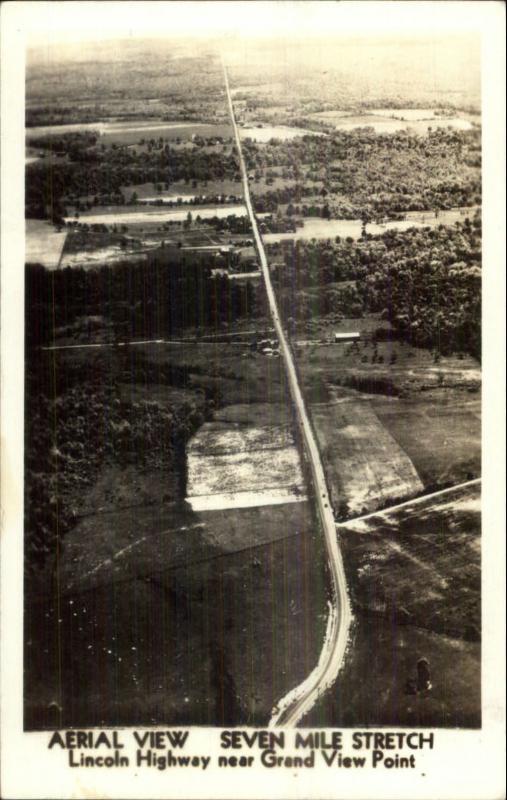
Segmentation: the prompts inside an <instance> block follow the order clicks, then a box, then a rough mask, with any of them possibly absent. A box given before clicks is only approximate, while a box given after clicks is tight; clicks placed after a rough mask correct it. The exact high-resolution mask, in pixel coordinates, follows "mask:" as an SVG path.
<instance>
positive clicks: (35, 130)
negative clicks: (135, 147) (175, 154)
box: [26, 117, 231, 144]
mask: <svg viewBox="0 0 507 800" xmlns="http://www.w3.org/2000/svg"><path fill="white" fill-rule="evenodd" d="M78 131H96V132H97V133H98V135H99V137H100V139H101V141H103V142H105V143H107V144H112V143H113V142H115V143H116V144H137V143H138V142H139V141H140V140H141V139H158V138H160V137H161V136H162V137H163V138H164V139H169V140H172V139H191V138H192V136H202V137H204V138H211V137H215V136H216V137H219V136H220V137H223V138H228V137H230V136H231V129H230V127H229V125H212V124H209V123H205V122H194V121H188V122H185V121H180V120H178V121H176V122H169V121H165V120H162V119H161V118H160V117H156V118H153V119H143V120H129V121H124V122H118V121H114V120H111V121H97V122H84V123H72V124H68V125H43V126H39V127H32V128H27V130H26V136H27V141H28V142H30V141H31V140H33V139H36V138H38V137H40V136H48V135H55V136H56V135H58V134H64V133H73V132H78Z"/></svg>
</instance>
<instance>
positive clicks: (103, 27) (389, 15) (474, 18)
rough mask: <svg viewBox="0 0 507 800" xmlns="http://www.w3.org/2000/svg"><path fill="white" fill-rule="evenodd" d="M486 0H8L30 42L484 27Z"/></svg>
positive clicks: (6, 6)
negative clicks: (92, 0) (350, 0)
mask: <svg viewBox="0 0 507 800" xmlns="http://www.w3.org/2000/svg"><path fill="white" fill-rule="evenodd" d="M495 5H497V4H496V3H494V2H484V0H469V1H467V2H452V1H450V2H449V1H447V2H446V1H445V0H440V2H436V1H435V0H433V2H414V1H411V2H408V1H407V0H405V1H403V0H397V1H396V0H395V1H394V2H379V1H378V0H377V1H376V2H375V1H374V2H368V1H367V0H360V1H359V2H349V1H348V0H341V2H335V1H334V0H320V1H318V0H312V1H311V2H303V1H302V0H297V1H296V2H294V1H293V0H274V2H271V1H268V0H255V2H252V0H250V2H243V1H240V0H238V1H237V2H236V1H235V2H231V1H230V0H229V1H228V2H220V1H218V0H204V1H203V2H177V1H176V0H172V1H169V2H146V1H145V2H23V3H17V2H11V3H6V4H4V7H3V9H2V11H3V14H5V15H6V16H7V15H9V14H15V15H16V16H17V20H18V24H19V25H20V26H21V27H22V28H23V29H24V31H25V32H26V35H27V38H28V42H29V44H30V45H35V46H37V45H51V43H58V42H71V41H73V42H83V41H87V40H95V41H97V40H103V39H113V38H124V37H159V36H160V37H164V36H165V37H167V36H179V35H181V36H186V35H189V34H192V35H198V36H203V35H208V36H216V35H222V34H223V35H229V36H245V37H251V36H284V37H287V36H289V37H291V36H301V35H304V36H314V35H327V36H329V35H333V34H335V35H338V34H342V35H344V34H345V35H346V34H349V33H350V34H356V35H357V34H361V35H368V34H370V35H371V34H388V35H391V36H393V35H394V36H396V35H397V34H398V33H401V32H404V33H410V32H412V33H417V34H429V35H433V36H436V35H441V34H442V33H444V34H449V33H451V32H453V33H460V32H468V33H470V32H476V33H479V32H480V30H481V28H482V26H483V23H484V22H485V20H486V18H488V16H489V14H488V11H489V10H490V9H488V6H495Z"/></svg>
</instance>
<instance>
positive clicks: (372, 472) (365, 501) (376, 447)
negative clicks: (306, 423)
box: [310, 400, 423, 516]
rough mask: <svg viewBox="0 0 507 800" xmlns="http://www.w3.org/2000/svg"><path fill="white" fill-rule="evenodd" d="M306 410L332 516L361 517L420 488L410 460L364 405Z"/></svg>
mask: <svg viewBox="0 0 507 800" xmlns="http://www.w3.org/2000/svg"><path fill="white" fill-rule="evenodd" d="M310 411H311V415H312V420H313V423H314V426H315V429H316V432H317V438H318V441H319V445H320V448H321V453H322V458H323V461H324V468H325V470H326V475H327V478H328V482H329V487H330V491H331V502H332V503H333V507H334V509H335V513H337V514H339V515H340V516H341V515H342V514H346V515H350V516H352V515H357V514H362V513H365V512H366V511H371V510H373V509H375V508H378V507H379V506H382V505H386V504H387V503H388V502H394V501H395V500H396V499H398V498H406V497H412V496H414V495H416V494H418V493H419V492H421V491H422V490H423V484H422V482H421V480H420V478H419V476H418V474H417V472H416V470H415V468H414V466H413V464H412V462H411V460H410V458H409V457H408V456H407V455H406V453H405V452H404V451H403V450H402V449H401V447H400V446H399V445H398V443H397V442H396V440H395V439H394V438H393V437H392V436H391V435H390V434H389V433H388V431H387V429H386V428H385V427H384V426H383V425H382V423H381V422H380V420H379V419H378V417H377V415H376V414H375V412H374V411H373V409H372V407H371V406H370V405H369V404H368V403H366V402H359V403H358V402H357V401H354V400H351V401H350V402H346V403H339V404H338V403H337V404H334V405H333V404H325V405H312V406H311V407H310Z"/></svg>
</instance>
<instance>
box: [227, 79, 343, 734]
mask: <svg viewBox="0 0 507 800" xmlns="http://www.w3.org/2000/svg"><path fill="white" fill-rule="evenodd" d="M223 70H224V81H225V88H226V93H227V101H228V104H229V112H230V117H231V122H232V126H233V129H234V137H235V140H236V147H237V151H238V157H239V162H240V169H241V177H242V182H243V190H244V199H245V205H246V208H247V211H248V216H249V217H250V221H251V224H252V231H253V235H254V240H255V246H256V250H257V254H258V256H259V260H260V265H261V272H262V276H263V279H264V283H265V286H266V292H267V296H268V302H269V308H270V313H271V317H272V320H273V325H274V327H275V331H276V335H277V337H278V341H279V343H280V354H281V355H282V358H283V361H284V365H285V369H286V372H287V378H288V383H289V390H290V393H291V398H292V401H293V403H294V406H295V409H296V417H297V421H298V425H299V429H300V431H301V435H302V440H303V443H304V447H305V452H306V455H307V457H308V461H309V464H310V469H311V475H312V482H313V488H314V493H315V500H316V504H317V510H318V513H319V518H320V522H321V525H322V530H323V533H324V538H325V543H326V550H327V555H328V560H329V569H330V573H331V580H332V590H333V597H332V603H331V608H330V613H329V619H328V627H327V633H326V639H325V642H324V647H323V650H322V653H321V657H320V659H319V662H318V664H317V666H316V667H315V669H314V670H313V671H312V673H311V674H310V675H309V676H308V677H307V678H306V680H305V681H303V683H302V684H301V685H300V686H298V687H296V688H295V689H293V690H292V691H291V692H289V694H288V695H286V697H284V698H283V699H282V700H280V701H279V703H278V705H277V707H276V708H275V709H274V711H273V716H272V718H271V721H270V726H271V727H275V726H277V727H278V726H282V725H283V726H294V725H297V724H298V723H299V722H300V721H301V720H302V719H303V717H304V716H305V715H306V714H307V713H308V711H310V709H311V708H312V707H313V705H314V704H315V702H316V700H317V699H318V698H319V696H320V695H321V694H322V692H323V691H325V689H327V688H329V687H330V686H332V684H333V683H334V682H335V680H336V677H337V675H338V673H339V671H340V668H341V666H342V663H343V658H344V655H345V650H346V647H347V642H348V633H349V628H350V622H351V609H350V602H349V597H348V593H347V584H346V580H345V570H344V568H343V560H342V555H341V552H340V548H339V546H338V539H337V534H336V523H335V519H334V515H333V509H332V507H331V503H330V500H329V495H328V490H327V485H326V479H325V475H324V468H323V466H322V461H321V458H320V452H319V448H318V446H317V442H316V440H315V437H314V434H313V430H312V427H311V424H310V420H309V417H308V413H307V410H306V406H305V402H304V399H303V395H302V392H301V389H300V386H299V381H298V377H297V372H296V367H295V364H294V359H293V356H292V351H291V349H290V347H289V344H288V340H287V337H286V335H285V331H284V329H283V326H282V324H281V321H280V315H279V311H278V305H277V302H276V297H275V293H274V290H273V285H272V283H271V276H270V273H269V267H268V262H267V258H266V253H265V250H264V245H263V243H262V239H261V236H260V233H259V229H258V227H257V221H256V218H255V213H254V210H253V206H252V200H251V197H250V187H249V184H248V174H247V170H246V165H245V160H244V157H243V151H242V148H241V140H240V136H239V130H238V126H237V124H236V118H235V115H234V107H233V103H232V98H231V93H230V88H229V78H228V75H227V69H226V67H225V64H223Z"/></svg>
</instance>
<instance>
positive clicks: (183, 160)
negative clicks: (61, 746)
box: [18, 2, 500, 796]
mask: <svg viewBox="0 0 507 800" xmlns="http://www.w3.org/2000/svg"><path fill="white" fill-rule="evenodd" d="M20 5H23V4H20ZM27 5H38V4H30V3H28V4H27ZM41 5H46V6H48V14H49V15H53V17H51V18H54V19H55V20H56V19H57V17H58V7H60V8H63V11H64V12H65V14H64V18H65V20H64V21H65V24H62V25H61V26H59V25H57V24H56V23H55V27H54V28H53V29H51V25H50V24H48V25H46V26H45V27H44V28H41V29H40V30H39V31H38V32H37V31H35V32H33V31H32V33H31V34H30V35H29V36H28V37H27V41H26V51H25V71H24V79H23V80H24V90H25V102H24V127H25V131H24V137H25V139H24V148H25V151H24V155H25V164H24V217H25V219H24V225H25V233H24V242H25V255H24V266H20V269H22V270H23V271H24V278H23V280H24V290H23V291H24V311H23V314H22V319H23V327H24V332H23V336H24V345H23V349H24V360H23V363H22V365H18V369H22V371H23V383H24V388H23V415H24V417H23V420H24V421H23V437H24V443H23V454H22V459H23V488H22V493H23V494H22V502H23V590H22V593H23V601H22V602H23V645H22V647H23V669H22V681H23V689H22V708H23V711H22V713H23V730H24V732H25V733H28V732H32V733H34V732H48V733H51V732H52V731H62V730H73V731H75V730H83V731H84V730H86V731H93V730H95V729H114V728H131V727H133V728H138V729H143V730H148V729H149V728H150V727H153V728H157V727H158V728H163V729H164V730H165V729H168V730H173V729H174V730H176V729H177V730H183V729H187V728H188V729H191V728H194V727H195V728H197V727H198V728H227V729H231V730H234V729H235V728H239V729H250V728H253V729H262V730H264V731H268V730H269V731H271V730H272V731H273V733H274V734H275V739H272V740H270V742H271V743H273V741H274V742H275V743H276V732H277V730H278V729H285V730H290V729H292V728H297V729H306V728H308V729H311V730H312V731H319V730H323V731H324V730H325V729H335V730H340V731H347V730H348V729H360V730H363V731H368V730H369V729H376V728H379V729H382V728H388V729H390V730H397V731H398V730H401V731H405V733H404V734H399V735H400V736H405V737H407V736H409V735H410V731H411V730H413V731H417V734H415V733H414V736H416V735H417V736H418V737H419V739H418V741H419V745H417V746H418V747H423V746H424V743H425V742H427V741H430V739H428V738H427V739H425V736H426V737H429V736H433V734H429V733H428V731H429V730H431V731H433V732H437V733H438V731H439V730H446V729H447V730H448V729H451V730H454V731H480V729H481V726H482V720H483V712H484V709H483V706H482V704H481V690H482V683H481V673H482V666H481V657H482V630H483V624H482V622H481V607H482V577H483V576H482V569H481V561H482V552H483V545H482V541H483V535H482V530H481V529H482V524H481V495H482V469H481V464H482V459H483V450H482V445H481V435H482V433H481V423H482V416H483V409H482V400H481V398H482V362H483V337H482V326H483V315H482V296H481V294H482V284H483V280H482V278H483V255H482V253H483V248H482V230H483V201H482V198H483V191H482V187H483V168H482V165H483V143H482V122H483V116H482V109H483V96H482V94H483V89H482V88H481V80H482V69H481V36H480V33H479V31H477V32H474V31H472V30H466V29H464V28H463V27H460V25H459V24H457V25H456V29H455V30H452V29H449V28H439V27H438V26H436V25H435V26H434V27H433V28H431V27H430V26H428V28H426V29H424V28H421V27H420V26H419V25H418V24H417V22H416V15H415V16H414V24H413V25H412V26H411V25H410V24H409V25H408V26H407V25H405V27H403V29H400V30H398V29H397V28H395V27H394V28H392V29H389V27H388V26H386V25H380V26H379V28H378V31H376V30H375V29H374V28H373V27H372V26H371V25H368V24H367V21H366V24H365V26H364V30H363V31H362V30H361V28H360V26H358V25H355V26H352V27H350V29H348V28H347V27H345V28H342V27H340V25H339V24H338V16H337V15H336V14H335V12H338V11H340V13H342V11H341V9H337V6H347V5H349V6H350V7H351V11H353V12H354V14H355V17H354V18H355V19H356V20H360V18H361V13H363V14H365V13H367V8H368V7H371V6H374V7H375V9H374V11H375V12H376V14H377V16H379V17H381V16H382V14H381V12H382V6H385V11H386V14H387V13H389V14H394V15H395V12H396V9H394V11H393V8H392V7H393V6H395V7H396V6H400V7H401V6H405V8H404V9H400V12H401V11H402V10H403V15H404V19H408V20H409V21H410V12H409V11H408V9H407V8H406V7H407V6H412V5H413V6H414V7H416V6H417V5H418V4H417V3H415V4H411V3H401V2H400V3H361V2H359V3H351V4H347V3H343V4H342V3H339V4H335V3H331V2H329V3H328V2H316V3H305V2H294V3H282V2H279V3H277V2H269V3H263V2H260V3H236V2H230V3H219V2H217V3H215V2H203V3H199V2H188V3H173V2H164V3H155V4H146V5H147V6H150V12H149V15H148V17H144V16H143V9H142V6H143V5H145V4H143V3H121V2H118V3H104V4H102V3H79V2H71V3H55V4H41ZM51 5H54V6H56V7H57V8H56V10H55V11H50V10H49V6H51ZM426 5H435V6H436V5H440V6H448V7H449V6H454V7H455V8H456V12H455V13H456V21H457V23H458V17H459V13H460V11H459V7H460V6H465V5H466V4H465V3H463V4H461V3H441V4H436V3H434V4H426ZM471 5H474V4H471ZM475 5H478V4H475ZM481 5H484V6H491V5H496V4H494V3H493V4H492V3H484V4H481ZM100 6H104V7H107V9H108V13H107V15H104V20H105V23H104V25H102V21H103V15H102V13H101V9H100ZM65 7H66V8H65ZM157 7H158V8H159V12H158V11H157ZM361 7H363V8H361ZM448 10H449V9H448ZM123 11H125V19H122V16H123ZM451 11H452V10H451ZM69 12H70V13H69ZM180 13H181V14H183V16H181V17H180V16H179V15H180ZM129 14H133V16H132V21H131V22H128V24H127V17H128V15H129ZM243 14H244V17H243V16H242V15H243ZM414 14H415V12H414ZM394 18H395V17H394V16H393V19H394ZM91 20H94V25H92V24H91V22H90V21H91ZM134 20H138V21H139V25H136V24H135V22H134ZM242 20H244V22H243V21H242ZM280 21H282V22H280ZM172 22H174V24H172ZM270 22H272V24H270ZM233 23H234V24H233ZM282 23H283V24H282ZM20 191H23V187H20ZM498 533H499V534H500V531H498ZM425 732H426V733H425ZM91 735H93V734H91ZM315 735H316V734H315ZM421 737H422V738H421ZM46 738H47V737H46ZM171 741H172V740H171ZM312 741H313V740H312ZM315 741H318V739H316V740H315ZM323 741H324V740H322V742H323ZM90 742H91V740H88V743H87V744H86V743H85V739H84V738H83V740H82V745H83V747H84V748H85V749H84V750H82V753H81V754H80V753H79V750H74V751H73V754H72V756H69V757H70V758H71V759H72V758H75V759H79V758H81V759H83V758H86V757H90V758H92V757H93V756H94V755H95V756H96V753H95V754H94V753H93V752H91V751H88V750H87V749H86V748H87V747H92V745H91V744H90ZM172 744H173V746H176V747H177V746H178V745H177V743H176V744H175V743H174V742H172ZM398 745H399V746H400V747H402V746H403V743H401V742H400V741H398ZM96 746H97V745H95V747H96ZM322 746H323V747H326V745H325V744H323V745H322ZM386 746H388V745H386ZM381 747H382V745H381ZM409 747H412V745H411V744H409ZM414 747H415V745H414ZM269 752H271V751H269ZM273 752H274V750H273ZM378 752H380V753H381V755H380V756H379V757H378V760H379V762H382V761H383V760H384V761H385V760H386V759H388V757H389V755H390V754H389V753H388V752H387V751H385V752H384V751H383V750H379V751H378ZM411 752H412V751H411V750H408V751H404V752H401V750H400V753H401V755H400V756H399V757H398V756H396V757H397V758H401V759H402V760H403V759H405V760H406V761H407V763H406V764H405V763H400V762H398V763H396V764H393V766H396V767H406V768H407V769H409V768H410V767H411V766H413V764H410V763H408V762H409V760H410V758H414V756H413V755H412V756H411V755H410V754H411ZM414 752H415V750H414ZM83 754H84V755H83ZM301 755H302V756H303V755H304V756H307V755H308V754H307V753H301ZM358 755H361V754H358ZM265 757H266V758H267V759H268V760H269V757H270V756H265ZM274 757H275V756H273V758H274ZM276 757H278V753H277V756H276ZM281 757H283V752H282V753H281ZM339 757H340V758H341V756H338V754H336V758H337V759H338V758H339ZM83 764H84V762H83V761H82V762H81V765H83ZM90 765H91V762H90V763H89V764H87V766H90ZM71 766H77V761H76V764H72V763H71ZM92 766H94V765H92ZM120 766H121V765H120ZM154 766H155V763H154ZM264 766H275V764H274V763H273V764H264ZM278 766H286V767H294V766H296V767H299V766H304V765H303V764H301V765H299V764H298V763H297V762H296V764H293V763H292V762H291V763H290V764H287V763H285V764H282V763H281V762H279V763H278ZM345 766H347V765H345ZM374 766H376V764H374ZM382 766H390V765H389V764H386V763H384V765H382V763H379V771H380V768H381V767H382ZM244 778H246V773H245V774H244ZM41 796H42V795H41ZM76 796H77V795H76ZM80 796H81V795H80ZM82 796H85V795H82ZM86 796H88V795H86ZM90 796H91V795H90ZM111 796H115V795H114V794H112V795H111ZM326 796H327V795H326ZM336 796H338V795H336Z"/></svg>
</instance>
